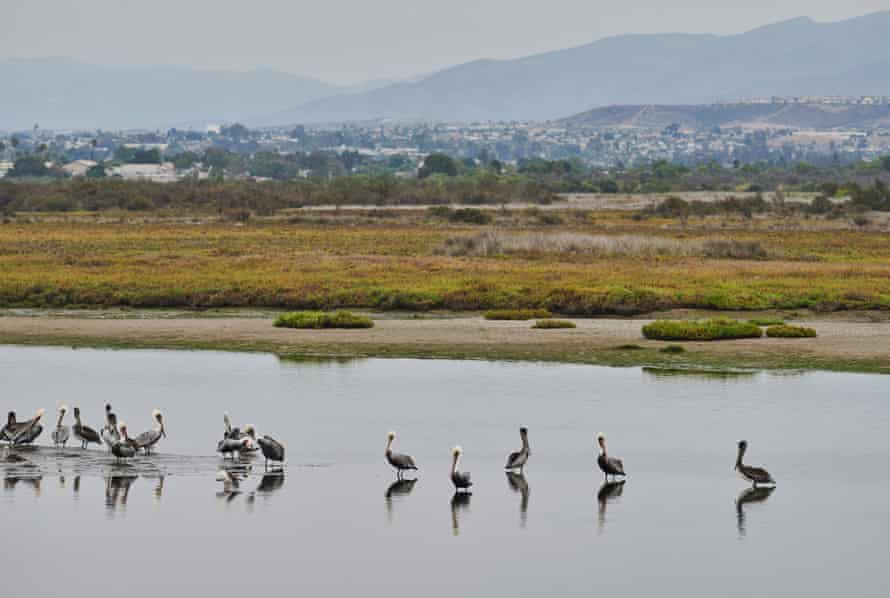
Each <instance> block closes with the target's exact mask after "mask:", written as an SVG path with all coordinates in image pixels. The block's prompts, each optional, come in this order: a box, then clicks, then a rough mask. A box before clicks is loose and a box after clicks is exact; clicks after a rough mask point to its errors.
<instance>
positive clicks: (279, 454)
mask: <svg viewBox="0 0 890 598" xmlns="http://www.w3.org/2000/svg"><path fill="white" fill-rule="evenodd" d="M256 441H257V444H259V445H260V450H262V451H263V457H265V458H266V468H267V469H268V467H269V461H278V462H279V463H282V462H284V445H283V444H281V443H280V442H278V441H277V440H275V439H274V438H272V437H271V436H268V435H266V436H263V437H262V438H257V440H256Z"/></svg>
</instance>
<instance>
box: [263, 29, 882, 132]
mask: <svg viewBox="0 0 890 598" xmlns="http://www.w3.org/2000/svg"><path fill="white" fill-rule="evenodd" d="M888 31H890V11H885V12H879V13H873V14H870V15H866V16H863V17H857V18H854V19H849V20H845V21H840V22H835V23H817V22H815V21H813V20H811V19H809V18H799V19H793V20H791V21H784V22H781V23H776V24H773V25H768V26H765V27H761V28H758V29H754V30H752V31H748V32H746V33H742V34H739V35H730V36H715V35H706V34H669V35H627V36H620V37H612V38H607V39H603V40H599V41H596V42H594V43H591V44H588V45H585V46H580V47H576V48H571V49H567V50H561V51H557V52H549V53H545V54H538V55H534V56H528V57H525V58H519V59H515V60H478V61H474V62H470V63H467V64H463V65H459V66H455V67H452V68H450V69H446V70H443V71H440V72H438V73H435V74H432V75H430V76H428V77H425V78H423V79H420V80H417V81H412V82H402V83H396V84H393V85H389V86H386V87H383V88H381V89H376V90H372V91H369V92H366V93H358V94H352V95H338V96H335V97H331V98H324V99H320V100H315V101H311V102H308V103H306V104H303V105H301V106H296V107H295V108H292V109H290V110H286V111H283V112H276V113H271V115H270V116H267V117H264V118H261V119H256V120H255V121H254V122H255V124H270V125H271V124H287V123H297V122H304V123H313V122H314V123H318V122H339V121H356V120H373V119H383V118H389V119H405V120H407V119H422V120H430V121H474V120H549V119H553V118H560V117H564V116H566V115H569V114H576V113H578V112H581V111H582V110H589V109H590V108H591V107H597V106H608V105H626V104H637V105H644V104H708V103H711V102H714V101H716V100H719V99H733V98H746V97H754V96H756V97H761V96H772V95H787V96H792V95H868V94H874V95H890V78H888V77H887V76H886V73H887V72H888V65H890V36H888V35H887V32H888ZM248 116H249V115H248Z"/></svg>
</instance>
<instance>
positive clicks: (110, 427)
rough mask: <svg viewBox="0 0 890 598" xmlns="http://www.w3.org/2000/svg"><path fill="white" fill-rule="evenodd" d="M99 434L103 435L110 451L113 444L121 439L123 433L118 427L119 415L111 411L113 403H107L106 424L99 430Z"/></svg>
mask: <svg viewBox="0 0 890 598" xmlns="http://www.w3.org/2000/svg"><path fill="white" fill-rule="evenodd" d="M99 436H101V437H102V441H103V442H104V443H105V446H107V447H108V450H109V451H110V450H111V445H112V444H114V443H115V442H117V441H118V440H120V439H121V434H120V432H119V431H118V429H117V415H115V414H114V413H113V412H112V411H111V403H105V425H104V426H102V429H101V430H99Z"/></svg>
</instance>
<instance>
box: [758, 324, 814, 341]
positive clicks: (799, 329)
mask: <svg viewBox="0 0 890 598" xmlns="http://www.w3.org/2000/svg"><path fill="white" fill-rule="evenodd" d="M766 335H767V336H769V337H771V338H813V337H815V336H816V331H815V330H813V329H812V328H807V327H806V326H789V325H787V324H780V325H777V326H770V327H769V328H767V329H766Z"/></svg>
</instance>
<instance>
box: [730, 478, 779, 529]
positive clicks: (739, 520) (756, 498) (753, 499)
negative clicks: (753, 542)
mask: <svg viewBox="0 0 890 598" xmlns="http://www.w3.org/2000/svg"><path fill="white" fill-rule="evenodd" d="M775 490H776V487H775V486H756V487H751V488H745V489H744V490H742V492H741V494H739V496H738V498H736V499H735V514H736V526H737V527H738V530H739V538H744V537H745V534H746V527H745V505H747V504H751V503H758V502H766V500H767V499H768V498H769V497H770V495H771V494H772V493H773V492H775Z"/></svg>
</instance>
